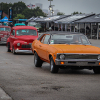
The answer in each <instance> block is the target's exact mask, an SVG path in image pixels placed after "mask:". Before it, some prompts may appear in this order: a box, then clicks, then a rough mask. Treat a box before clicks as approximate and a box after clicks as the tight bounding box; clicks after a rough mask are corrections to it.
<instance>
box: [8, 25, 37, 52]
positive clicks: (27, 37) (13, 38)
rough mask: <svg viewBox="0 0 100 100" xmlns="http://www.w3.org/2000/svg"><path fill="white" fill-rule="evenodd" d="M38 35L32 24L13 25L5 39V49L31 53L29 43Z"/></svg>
mask: <svg viewBox="0 0 100 100" xmlns="http://www.w3.org/2000/svg"><path fill="white" fill-rule="evenodd" d="M37 37H38V32H37V29H36V28H35V27H32V26H15V27H12V29H11V35H10V36H9V38H8V39H7V51H8V52H10V51H12V53H13V54H16V53H22V52H23V53H32V50H31V44H32V42H33V41H34V40H35V39H36V38H37Z"/></svg>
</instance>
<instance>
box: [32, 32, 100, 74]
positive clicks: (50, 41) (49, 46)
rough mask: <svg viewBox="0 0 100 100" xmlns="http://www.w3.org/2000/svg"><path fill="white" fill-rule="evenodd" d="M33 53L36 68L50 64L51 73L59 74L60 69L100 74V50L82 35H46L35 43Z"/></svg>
mask: <svg viewBox="0 0 100 100" xmlns="http://www.w3.org/2000/svg"><path fill="white" fill-rule="evenodd" d="M32 51H33V53H34V64H35V66H36V67H41V66H42V63H43V62H48V63H50V71H51V73H57V72H58V71H59V68H71V69H91V70H92V69H93V71H94V73H100V48H99V47H95V46H92V45H91V43H90V42H89V40H88V38H87V37H86V36H85V35H83V34H81V33H71V32H60V31H59V32H48V33H44V34H43V35H41V36H40V37H38V38H37V39H36V40H35V41H33V43H32Z"/></svg>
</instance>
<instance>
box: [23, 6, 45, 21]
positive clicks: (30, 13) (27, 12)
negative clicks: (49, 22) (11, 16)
mask: <svg viewBox="0 0 100 100" xmlns="http://www.w3.org/2000/svg"><path fill="white" fill-rule="evenodd" d="M22 14H23V15H24V16H25V18H26V19H29V18H31V17H32V16H34V17H37V16H44V17H46V14H45V13H44V12H43V11H42V10H41V9H40V8H39V7H37V8H35V9H25V10H24V11H23V12H22Z"/></svg>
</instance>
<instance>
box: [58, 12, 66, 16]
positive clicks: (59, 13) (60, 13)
mask: <svg viewBox="0 0 100 100" xmlns="http://www.w3.org/2000/svg"><path fill="white" fill-rule="evenodd" d="M57 15H65V13H62V12H58V13H57Z"/></svg>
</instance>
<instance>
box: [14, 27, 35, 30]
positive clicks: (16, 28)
mask: <svg viewBox="0 0 100 100" xmlns="http://www.w3.org/2000/svg"><path fill="white" fill-rule="evenodd" d="M12 29H15V30H18V29H34V30H37V29H36V28H35V27H33V26H14V27H12Z"/></svg>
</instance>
